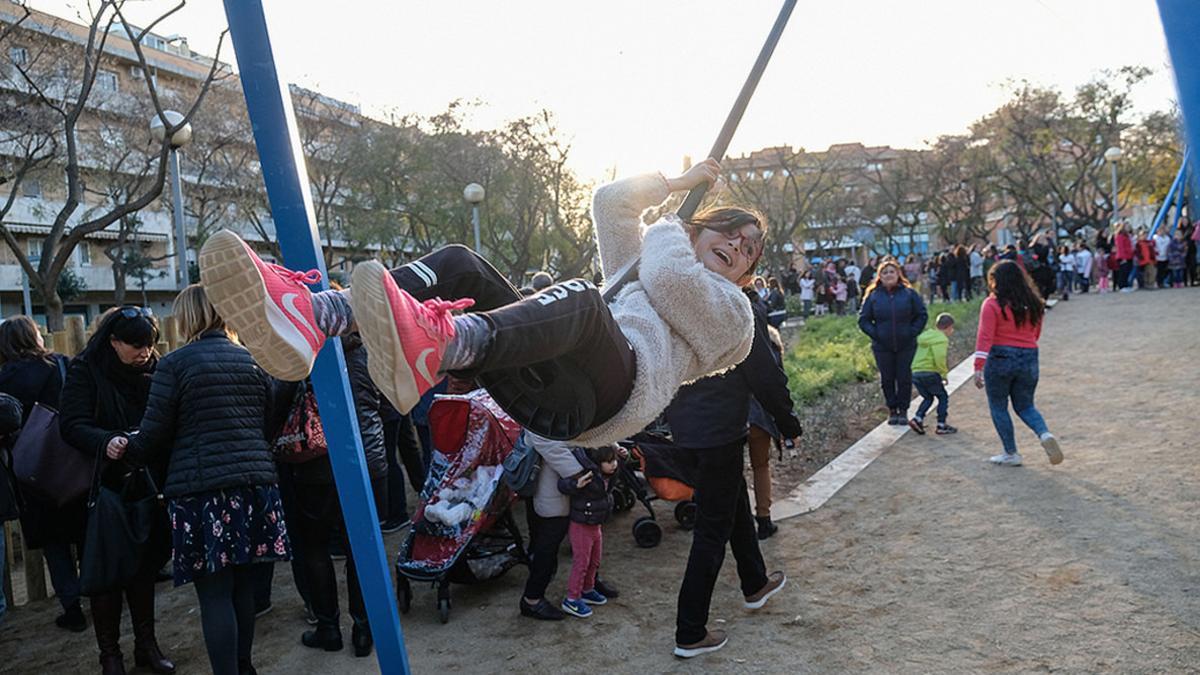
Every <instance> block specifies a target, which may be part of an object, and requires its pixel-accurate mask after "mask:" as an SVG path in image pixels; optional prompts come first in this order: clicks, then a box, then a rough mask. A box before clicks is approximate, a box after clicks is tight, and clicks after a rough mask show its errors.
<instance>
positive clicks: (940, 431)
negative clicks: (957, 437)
mask: <svg viewBox="0 0 1200 675" xmlns="http://www.w3.org/2000/svg"><path fill="white" fill-rule="evenodd" d="M934 433H936V434H937V435H938V436H945V435H946V434H957V433H958V429H957V428H955V427H952V426H950V425H949V424H938V425H937V430H936V431H934Z"/></svg>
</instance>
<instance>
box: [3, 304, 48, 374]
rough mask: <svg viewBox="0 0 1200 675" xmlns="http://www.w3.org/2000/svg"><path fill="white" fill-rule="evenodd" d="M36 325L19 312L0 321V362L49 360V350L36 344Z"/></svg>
mask: <svg viewBox="0 0 1200 675" xmlns="http://www.w3.org/2000/svg"><path fill="white" fill-rule="evenodd" d="M37 338H38V326H37V324H36V323H34V322H33V319H31V318H29V317H27V316H25V315H23V314H21V315H18V316H14V317H11V318H9V319H6V320H5V321H4V323H0V363H8V362H9V361H22V360H24V359H42V360H43V361H47V362H49V361H50V350H49V349H46V348H45V347H43V346H40V345H38V342H37Z"/></svg>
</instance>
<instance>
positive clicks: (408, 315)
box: [350, 260, 565, 605]
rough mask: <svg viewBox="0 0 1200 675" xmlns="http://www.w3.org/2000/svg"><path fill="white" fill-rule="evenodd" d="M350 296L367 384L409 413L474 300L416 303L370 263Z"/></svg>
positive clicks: (356, 276)
mask: <svg viewBox="0 0 1200 675" xmlns="http://www.w3.org/2000/svg"><path fill="white" fill-rule="evenodd" d="M350 294H351V299H350V300H351V303H352V304H353V306H354V319H355V321H357V322H358V329H359V333H361V334H362V339H363V344H364V345H366V348H367V353H368V354H370V355H371V358H370V359H368V361H367V370H368V371H369V372H370V374H371V380H372V381H374V382H375V386H377V387H379V391H380V392H382V393H383V395H384V396H386V397H387V399H388V400H389V401H391V402H392V405H394V406H396V410H398V411H400V413H401V414H408V412H409V411H410V410H412V409H413V407H414V406H416V405H417V402H418V401H420V400H421V396H422V395H423V394H424V393H425V392H427V391H429V390H430V389H432V388H433V386H434V385H436V384H437V383H438V381H439V380H441V377H440V376H439V375H438V369H439V368H440V367H441V364H442V356H443V355H444V354H445V353H446V345H448V344H450V341H451V340H453V339H454V320H453V317H452V316H451V315H450V312H451V311H453V310H456V309H465V308H467V307H470V306H471V305H473V304H475V301H474V300H471V299H469V298H463V299H461V300H455V301H454V302H447V301H445V300H442V299H440V298H433V299H431V300H426V301H425V302H418V301H417V300H416V298H414V297H413V296H411V295H409V294H408V293H407V292H405V291H404V290H402V289H401V288H400V287H399V286H397V285H396V280H395V279H393V278H392V274H391V272H389V271H388V270H387V268H385V267H384V266H383V265H381V264H379V263H378V262H376V261H374V260H369V261H367V262H364V263H361V264H359V265H357V266H355V268H354V273H353V275H352V276H351V284H350ZM564 605H565V603H564Z"/></svg>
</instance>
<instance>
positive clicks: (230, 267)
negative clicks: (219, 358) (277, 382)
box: [200, 230, 325, 382]
mask: <svg viewBox="0 0 1200 675" xmlns="http://www.w3.org/2000/svg"><path fill="white" fill-rule="evenodd" d="M320 280H321V273H320V272H318V271H317V270H310V271H308V272H294V271H292V270H289V269H287V268H285V267H280V266H279V265H272V264H270V263H265V262H263V261H262V260H261V259H260V258H259V257H258V255H257V254H255V253H254V251H253V250H251V248H250V247H249V246H248V245H247V244H246V242H244V241H242V238H241V237H239V236H237V235H236V234H234V233H233V232H230V231H229V230H221V231H219V232H217V233H216V234H214V235H213V236H211V237H209V238H208V241H206V242H205V243H204V247H203V248H201V249H200V283H202V284H203V285H204V290H205V291H206V292H207V293H208V299H209V301H210V302H212V304H213V306H214V307H216V308H217V313H219V314H220V315H221V317H222V318H224V319H225V323H226V325H228V326H229V328H230V329H232V330H234V331H236V332H237V334H238V339H240V340H241V342H242V344H243V345H245V346H246V349H248V350H250V353H251V354H252V355H253V356H254V360H255V361H257V362H258V365H260V366H262V369H263V370H265V371H267V373H269V374H270V375H272V376H273V377H277V378H279V379H281V380H287V381H290V382H296V381H299V380H303V379H304V378H306V377H308V374H309V373H310V372H311V371H312V365H313V361H314V360H316V358H317V352H319V351H321V346H322V345H323V344H325V336H324V335H323V334H322V333H321V331H320V330H319V329H318V328H317V322H316V320H315V319H314V317H313V306H312V291H310V290H309V288H308V286H306V285H305V284H314V283H317V282H318V281H320Z"/></svg>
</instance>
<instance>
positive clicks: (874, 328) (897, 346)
mask: <svg viewBox="0 0 1200 675" xmlns="http://www.w3.org/2000/svg"><path fill="white" fill-rule="evenodd" d="M928 319H929V314H928V312H927V311H926V310H925V303H924V302H923V301H922V300H921V296H920V295H917V292H916V291H914V290H913V289H912V285H910V284H909V283H908V279H905V278H904V273H903V272H901V271H900V263H898V262H896V260H895V259H888V260H886V261H884V262H883V264H881V265H880V266H879V276H878V277H877V279H876V281H875V282H874V283H872V284H871V285H870V286H869V287H868V288H867V292H866V296H865V297H864V298H863V306H862V311H860V312H859V314H858V328H859V330H861V331H862V332H864V333H866V334H867V337H870V338H871V351H872V352H873V353H874V354H875V365H877V366H878V367H879V381H880V386H882V387H883V398H884V400H885V401H886V402H887V407H888V424H891V425H905V424H908V404H909V402H910V400H911V399H912V360H913V354H915V353H916V351H917V336H918V335H920V334H921V331H922V330H925V322H926V321H927V320H928Z"/></svg>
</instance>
